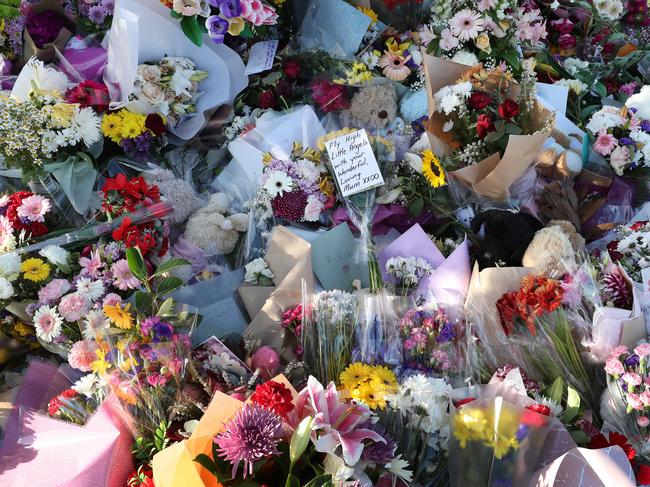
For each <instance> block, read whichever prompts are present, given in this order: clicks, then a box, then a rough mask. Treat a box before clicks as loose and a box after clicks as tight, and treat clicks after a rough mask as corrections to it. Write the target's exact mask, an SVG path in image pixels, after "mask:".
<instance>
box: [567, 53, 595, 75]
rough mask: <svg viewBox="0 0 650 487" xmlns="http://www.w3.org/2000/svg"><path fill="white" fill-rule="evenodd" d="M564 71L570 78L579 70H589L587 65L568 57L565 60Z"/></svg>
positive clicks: (584, 62) (585, 62)
mask: <svg viewBox="0 0 650 487" xmlns="http://www.w3.org/2000/svg"><path fill="white" fill-rule="evenodd" d="M564 69H566V70H567V72H568V73H569V74H570V75H571V76H575V75H576V73H577V72H578V71H579V70H584V69H589V63H588V62H587V61H583V60H582V59H578V58H576V57H570V58H567V59H565V61H564Z"/></svg>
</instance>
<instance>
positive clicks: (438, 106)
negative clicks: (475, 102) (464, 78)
mask: <svg viewBox="0 0 650 487" xmlns="http://www.w3.org/2000/svg"><path fill="white" fill-rule="evenodd" d="M471 92H472V84H471V83H469V82H465V83H458V84H455V85H450V86H445V87H444V88H441V89H440V90H439V91H438V92H436V94H435V95H433V102H434V109H435V110H436V111H438V112H444V114H445V115H449V114H451V113H452V112H453V111H454V110H456V108H458V107H459V106H461V105H462V104H463V103H464V102H465V99H467V98H468V97H469V95H470V94H471Z"/></svg>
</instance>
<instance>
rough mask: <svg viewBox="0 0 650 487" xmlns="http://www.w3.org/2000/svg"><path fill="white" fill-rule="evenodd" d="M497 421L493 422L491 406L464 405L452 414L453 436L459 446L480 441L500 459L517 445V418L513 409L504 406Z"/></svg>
mask: <svg viewBox="0 0 650 487" xmlns="http://www.w3.org/2000/svg"><path fill="white" fill-rule="evenodd" d="M498 422H499V423H498V425H495V424H494V423H495V411H494V408H493V407H489V408H487V409H484V408H480V407H472V406H471V405H468V406H464V407H463V408H461V409H460V410H459V411H458V413H457V414H456V415H455V416H454V425H453V429H454V437H455V438H456V439H457V440H458V443H459V444H460V447H461V448H465V447H466V446H467V443H468V442H473V441H478V442H481V443H483V444H484V445H485V446H487V447H489V448H492V449H494V456H495V457H496V458H498V459H500V458H502V457H503V456H505V455H507V454H508V453H509V452H510V450H511V449H517V448H518V447H519V441H517V437H516V434H517V429H518V428H519V418H518V417H517V413H516V412H515V411H513V410H510V409H508V408H505V407H504V408H502V409H501V411H500V414H499V416H498Z"/></svg>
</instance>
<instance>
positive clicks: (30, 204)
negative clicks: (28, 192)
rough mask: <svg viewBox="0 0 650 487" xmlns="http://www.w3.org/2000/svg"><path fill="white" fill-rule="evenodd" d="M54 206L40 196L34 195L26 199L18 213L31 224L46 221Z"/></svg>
mask: <svg viewBox="0 0 650 487" xmlns="http://www.w3.org/2000/svg"><path fill="white" fill-rule="evenodd" d="M51 208H52V204H51V203H50V201H49V200H48V199H47V198H45V197H43V196H40V195H37V194H35V195H32V196H28V197H27V198H25V199H24V200H23V201H22V202H21V204H20V206H19V207H18V209H17V210H16V212H17V213H18V216H19V217H20V218H26V219H27V220H29V221H30V222H41V223H43V222H44V221H45V214H46V213H47V212H48V211H50V209H51Z"/></svg>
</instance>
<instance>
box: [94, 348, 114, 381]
mask: <svg viewBox="0 0 650 487" xmlns="http://www.w3.org/2000/svg"><path fill="white" fill-rule="evenodd" d="M95 355H97V360H95V361H94V362H93V363H92V364H90V368H91V369H92V371H93V372H94V373H95V374H97V375H100V376H101V375H104V374H106V371H107V370H108V369H110V368H111V364H110V363H108V362H107V361H106V350H104V349H101V348H98V349H97V350H95Z"/></svg>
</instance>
